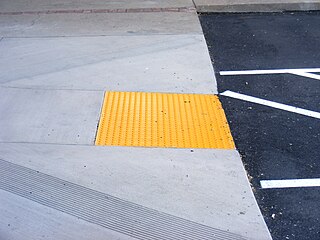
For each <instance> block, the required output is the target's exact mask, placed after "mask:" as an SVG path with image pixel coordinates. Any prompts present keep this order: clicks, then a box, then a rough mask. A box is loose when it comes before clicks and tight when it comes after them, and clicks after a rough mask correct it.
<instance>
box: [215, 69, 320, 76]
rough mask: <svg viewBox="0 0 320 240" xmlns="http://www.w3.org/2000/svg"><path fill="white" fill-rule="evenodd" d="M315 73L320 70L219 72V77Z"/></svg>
mask: <svg viewBox="0 0 320 240" xmlns="http://www.w3.org/2000/svg"><path fill="white" fill-rule="evenodd" d="M317 72H320V68H298V69H270V70H242V71H220V75H221V76H231V75H259V74H284V73H291V74H297V73H317Z"/></svg>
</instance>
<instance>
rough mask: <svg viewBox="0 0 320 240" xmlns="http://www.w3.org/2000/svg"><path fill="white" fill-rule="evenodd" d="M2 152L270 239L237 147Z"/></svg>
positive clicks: (17, 148) (19, 147)
mask: <svg viewBox="0 0 320 240" xmlns="http://www.w3.org/2000/svg"><path fill="white" fill-rule="evenodd" d="M0 156H1V159H4V160H6V161H10V162H12V163H15V164H20V165H23V166H26V167H29V168H32V169H35V170H38V171H41V172H44V173H46V174H50V175H52V176H56V177H58V178H61V179H65V180H67V181H71V182H74V183H77V184H80V185H83V186H85V187H88V188H91V189H95V190H98V191H101V192H105V193H108V194H111V195H113V196H116V197H119V198H122V199H125V200H128V201H131V202H134V203H138V204H141V205H143V206H146V207H150V208H153V209H156V210H159V211H163V212H166V213H169V214H173V215H176V216H179V217H182V218H185V219H189V220H192V221H195V222H198V223H201V224H205V225H208V226H211V227H215V228H219V229H221V230H226V231H230V232H233V233H236V234H240V235H243V236H245V237H247V238H248V239H255V240H257V239H270V235H269V232H268V230H267V228H266V225H265V223H264V221H263V218H262V216H261V214H260V211H259V208H258V206H257V204H256V201H255V199H254V197H253V194H252V192H251V188H250V186H249V183H248V181H247V179H246V174H245V171H244V168H243V166H242V162H241V160H240V157H239V154H238V153H237V151H235V150H207V149H195V150H192V151H191V150H190V149H159V148H158V149H154V148H130V147H127V148H125V147H95V146H63V145H50V144H46V145H43V144H42V145H40V144H8V143H1V144H0Z"/></svg>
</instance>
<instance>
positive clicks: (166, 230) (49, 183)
mask: <svg viewBox="0 0 320 240" xmlns="http://www.w3.org/2000/svg"><path fill="white" fill-rule="evenodd" d="M0 188H1V189H3V190H5V191H8V192H11V193H13V194H16V195H19V196H21V197H24V198H27V199H29V200H32V201H35V202H37V203H40V204H43V205H45V206H47V207H51V208H54V209H56V210H59V211H62V212H64V213H67V214H70V215H73V216H75V217H78V218H81V219H83V220H86V221H88V222H91V223H94V224H97V225H100V226H102V227H106V228H108V229H111V230H114V231H117V232H120V233H123V234H126V235H129V236H131V237H134V238H137V239H144V240H145V239H176V240H178V239H179V240H184V239H190V240H191V239H192V240H196V239H220V240H227V239H229V240H236V239H238V240H241V239H244V238H243V237H241V236H239V235H236V234H233V233H230V232H226V231H222V230H219V229H215V228H212V227H209V226H205V225H201V224H198V223H196V222H192V221H189V220H186V219H183V218H179V217H176V216H173V215H169V214H166V213H163V212H159V211H156V210H153V209H150V208H146V207H144V206H141V205H138V204H135V203H132V202H129V201H125V200H122V199H119V198H117V197H113V196H111V195H108V194H105V193H102V192H98V191H95V190H92V189H89V188H86V187H83V186H81V185H77V184H74V183H71V182H68V181H64V180H62V179H59V178H56V177H53V176H50V175H47V174H44V173H41V172H39V171H35V170H32V169H30V168H26V167H23V166H21V165H17V164H13V163H10V162H8V161H5V160H0Z"/></svg>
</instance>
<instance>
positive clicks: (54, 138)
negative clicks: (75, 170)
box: [0, 88, 104, 144]
mask: <svg viewBox="0 0 320 240" xmlns="http://www.w3.org/2000/svg"><path fill="white" fill-rule="evenodd" d="M103 94H104V93H103V91H70V90H60V91H53V90H51V91H48V90H32V89H14V88H13V89H9V88H0V102H1V104H0V112H1V117H0V142H36V143H56V144H93V143H94V140H95V132H96V128H97V124H98V121H99V117H100V109H101V105H102V99H103Z"/></svg>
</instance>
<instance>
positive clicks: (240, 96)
mask: <svg viewBox="0 0 320 240" xmlns="http://www.w3.org/2000/svg"><path fill="white" fill-rule="evenodd" d="M220 95H222V96H227V97H231V98H236V99H240V100H244V101H247V102H252V103H257V104H261V105H264V106H269V107H273V108H277V109H281V110H284V111H289V112H293V113H298V114H301V115H305V116H309V117H313V118H318V119H320V113H319V112H314V111H310V110H306V109H303V108H297V107H293V106H289V105H286V104H282V103H277V102H272V101H269V100H264V99H261V98H256V97H251V96H248V95H244V94H241V93H236V92H232V91H229V90H227V91H225V92H223V93H220Z"/></svg>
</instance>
